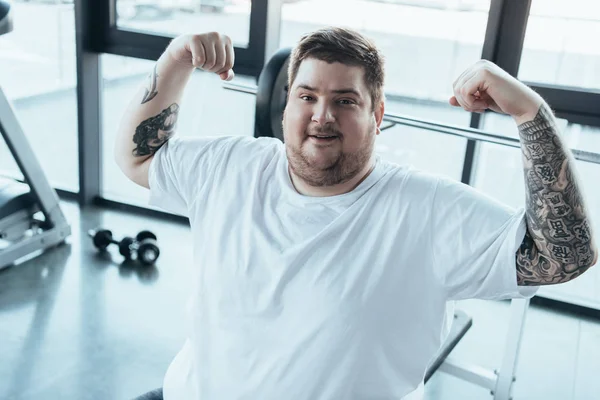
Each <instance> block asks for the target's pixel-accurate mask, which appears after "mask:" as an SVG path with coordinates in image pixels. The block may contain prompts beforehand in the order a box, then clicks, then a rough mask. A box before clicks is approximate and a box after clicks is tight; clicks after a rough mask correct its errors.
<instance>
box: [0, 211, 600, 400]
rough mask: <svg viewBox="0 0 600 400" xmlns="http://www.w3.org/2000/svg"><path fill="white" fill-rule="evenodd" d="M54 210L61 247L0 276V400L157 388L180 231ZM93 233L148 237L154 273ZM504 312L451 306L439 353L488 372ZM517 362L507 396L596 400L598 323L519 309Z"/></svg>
mask: <svg viewBox="0 0 600 400" xmlns="http://www.w3.org/2000/svg"><path fill="white" fill-rule="evenodd" d="M62 205H63V210H64V212H65V214H66V216H67V219H68V220H69V221H70V223H71V227H72V230H73V233H72V235H71V237H70V238H69V240H68V243H67V244H65V245H62V246H60V247H58V248H56V249H54V250H52V251H50V252H46V253H44V254H42V255H40V256H38V257H35V258H32V259H30V260H28V261H25V262H23V263H21V264H19V265H17V266H13V267H11V268H7V269H4V270H0V337H2V340H0V354H1V358H0V359H1V362H0V398H1V399H11V400H16V399H63V400H71V399H77V400H86V399H111V400H119V399H131V398H133V397H135V396H137V395H139V394H141V393H143V392H146V391H148V390H151V389H153V388H156V387H158V386H161V384H162V378H163V375H164V373H165V371H166V369H167V367H168V365H169V363H170V361H171V360H172V358H173V357H174V356H175V354H176V352H177V351H178V349H179V347H180V346H181V345H182V343H183V339H184V330H183V326H184V318H185V302H186V298H187V295H188V291H189V290H190V285H189V279H188V276H189V270H190V268H191V257H192V253H191V246H190V236H189V227H188V226H187V225H186V224H184V223H177V222H174V221H171V220H168V219H164V218H151V217H148V216H141V215H136V214H132V213H125V212H122V211H118V210H107V209H101V208H86V209H85V210H81V209H79V207H78V206H77V204H76V203H73V202H69V201H63V202H62ZM96 227H106V228H108V229H112V230H113V233H114V234H115V236H116V238H117V239H119V238H121V237H123V236H125V235H135V234H136V233H137V232H138V231H140V230H143V229H150V230H152V231H154V232H155V233H156V234H157V236H158V242H159V245H160V248H161V256H160V258H159V260H158V262H157V265H156V267H153V268H142V267H137V266H135V265H130V264H126V263H125V264H123V263H122V257H121V256H120V255H119V254H118V250H117V248H116V247H112V248H111V249H110V252H109V253H108V254H104V255H100V254H98V253H97V252H96V251H95V249H94V247H93V245H92V243H91V239H90V238H89V237H88V236H87V231H88V230H89V229H92V228H96ZM508 305H509V303H508V302H490V301H479V300H471V301H464V302H460V303H459V304H458V305H457V306H458V307H459V308H461V309H463V310H465V311H466V312H467V313H468V314H469V315H471V316H472V317H473V327H472V328H471V330H470V331H469V332H468V333H467V334H466V336H465V337H464V338H463V340H462V341H461V342H460V343H459V344H458V346H457V347H456V348H455V350H454V351H453V353H451V356H452V357H453V358H455V359H458V360H460V361H461V362H468V363H474V364H477V365H480V366H482V367H485V368H490V369H494V368H496V367H498V366H499V362H500V359H501V356H502V353H503V347H504V341H505V340H506V326H507V322H508V309H509V308H508ZM519 361H520V362H519V366H518V370H517V380H516V382H515V386H514V391H513V394H514V398H515V399H528V400H534V399H544V400H548V399H560V400H571V399H573V400H575V399H577V400H584V399H585V400H588V399H589V400H592V399H597V398H598V393H600V379H598V377H597V371H600V321H597V320H593V319H585V318H582V317H576V316H573V315H569V314H563V313H559V312H557V311H552V310H548V309H544V308H539V307H536V306H531V307H530V309H529V311H528V315H527V322H526V326H525V333H524V337H523V343H522V346H521V353H520V359H519ZM487 398H491V396H490V393H489V391H487V390H485V389H482V388H480V387H478V386H475V385H473V384H471V383H468V382H465V381H461V380H459V379H457V378H454V377H452V376H449V375H446V374H444V373H442V372H439V371H438V372H437V373H436V374H435V375H434V376H433V378H432V379H431V380H430V381H429V382H428V384H427V385H426V399H427V400H434V399H435V400H446V399H448V400H449V399H452V400H456V399H487Z"/></svg>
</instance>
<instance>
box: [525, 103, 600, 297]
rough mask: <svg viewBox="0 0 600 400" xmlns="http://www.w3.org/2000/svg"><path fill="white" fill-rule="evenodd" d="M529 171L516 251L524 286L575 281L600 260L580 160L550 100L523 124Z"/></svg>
mask: <svg viewBox="0 0 600 400" xmlns="http://www.w3.org/2000/svg"><path fill="white" fill-rule="evenodd" d="M519 136H520V138H521V150H522V155H523V165H524V173H525V187H526V190H525V195H526V215H527V233H526V235H525V239H524V240H523V243H522V244H521V247H520V248H519V250H518V251H517V255H516V257H517V282H518V284H519V285H522V286H525V285H548V284H555V283H562V282H567V281H570V280H571V279H573V278H576V277H577V276H579V275H581V274H582V273H584V272H585V271H586V270H587V269H588V268H590V267H591V266H592V265H594V264H595V263H596V259H597V250H596V248H595V245H594V242H593V239H592V235H591V232H590V219H589V216H588V213H587V210H586V207H585V204H584V200H583V195H582V193H581V187H580V183H579V181H578V179H577V176H576V172H575V162H574V160H573V157H572V156H571V153H570V151H569V150H568V148H567V147H566V146H565V144H564V143H563V142H562V140H561V138H560V136H559V134H558V129H557V126H556V121H555V119H554V116H553V115H552V111H551V110H550V109H549V107H548V105H547V104H545V103H542V105H541V106H540V108H539V111H538V113H537V115H536V116H535V117H534V118H531V119H529V120H526V121H525V122H522V123H521V124H520V125H519Z"/></svg>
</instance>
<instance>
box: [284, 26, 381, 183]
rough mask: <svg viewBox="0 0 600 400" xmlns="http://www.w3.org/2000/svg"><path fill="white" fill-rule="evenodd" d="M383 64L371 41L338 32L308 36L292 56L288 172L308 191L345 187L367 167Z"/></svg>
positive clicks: (377, 119)
mask: <svg viewBox="0 0 600 400" xmlns="http://www.w3.org/2000/svg"><path fill="white" fill-rule="evenodd" d="M383 64H384V62H383V57H382V55H381V53H380V52H379V51H378V50H377V48H376V47H375V45H374V44H373V43H372V42H371V41H370V40H368V39H367V38H365V37H364V36H362V35H361V34H359V33H358V32H355V31H352V30H349V29H343V28H327V29H321V30H318V31H316V32H313V33H310V34H308V35H306V36H304V37H303V38H302V39H301V40H300V42H299V43H298V45H297V46H296V48H295V49H294V51H293V52H292V55H291V59H290V64H289V69H288V87H289V93H288V100H287V105H286V108H285V112H284V117H283V133H284V140H285V144H286V152H287V157H288V160H289V164H290V167H291V169H292V172H293V173H294V174H295V175H296V176H298V177H299V178H301V179H302V180H303V181H304V182H306V183H307V184H309V185H310V186H315V187H317V186H319V187H322V186H332V185H337V184H341V183H344V182H347V181H349V180H351V179H352V178H354V177H355V176H357V174H359V173H360V172H362V171H363V170H364V169H365V168H366V166H367V165H368V164H369V161H370V160H371V157H372V154H373V148H374V144H375V137H376V135H377V134H378V133H379V125H380V124H381V120H382V118H383V112H384V95H383V83H384V65H383ZM317 136H330V137H331V138H327V139H318V138H317Z"/></svg>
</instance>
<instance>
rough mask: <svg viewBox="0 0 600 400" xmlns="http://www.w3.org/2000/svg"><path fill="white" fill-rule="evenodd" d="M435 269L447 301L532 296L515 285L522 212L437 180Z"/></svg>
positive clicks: (531, 291)
mask: <svg viewBox="0 0 600 400" xmlns="http://www.w3.org/2000/svg"><path fill="white" fill-rule="evenodd" d="M432 206H433V208H432V217H431V220H430V221H431V224H432V226H431V238H432V248H433V249H432V252H433V260H434V268H435V269H436V275H438V276H439V277H440V279H441V280H442V285H443V287H445V288H446V290H447V297H448V299H449V300H461V299H468V298H478V299H494V300H499V299H507V298H526V297H531V296H533V295H534V294H535V292H536V291H537V287H523V286H518V285H517V267H516V252H517V249H518V248H519V246H520V245H521V243H522V241H523V238H524V237H525V231H526V224H525V209H524V208H520V209H518V210H514V209H512V208H510V207H508V206H506V205H504V204H502V203H500V202H498V201H496V200H495V199H493V198H491V197H489V196H487V195H485V194H483V193H481V192H479V191H477V190H475V189H473V188H472V187H471V186H468V185H465V184H463V183H461V182H457V181H453V180H451V179H448V178H445V177H439V179H438V182H437V185H436V188H435V195H434V197H433V205H432Z"/></svg>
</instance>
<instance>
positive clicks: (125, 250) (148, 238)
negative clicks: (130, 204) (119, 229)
mask: <svg viewBox="0 0 600 400" xmlns="http://www.w3.org/2000/svg"><path fill="white" fill-rule="evenodd" d="M88 235H89V236H90V237H91V238H92V239H93V242H94V246H95V247H96V248H97V249H98V250H100V251H104V250H106V248H107V247H108V246H109V245H110V244H116V245H118V246H119V253H120V254H121V255H122V256H123V257H125V259H126V260H133V259H134V258H135V259H137V260H139V261H140V262H141V263H142V264H144V265H152V264H154V263H155V262H156V260H157V259H158V256H159V255H160V249H159V248H158V244H157V243H156V235H155V234H154V233H152V232H150V231H141V232H140V233H138V234H137V235H136V237H135V239H134V238H132V237H129V236H125V237H124V238H123V239H121V241H116V240H114V239H113V234H112V232H111V231H109V230H108V229H99V230H90V231H89V232H88Z"/></svg>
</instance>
